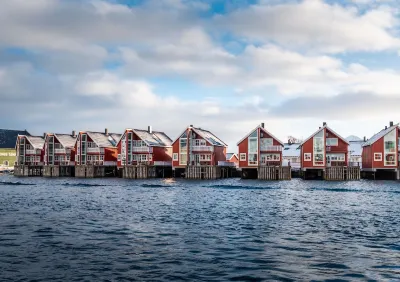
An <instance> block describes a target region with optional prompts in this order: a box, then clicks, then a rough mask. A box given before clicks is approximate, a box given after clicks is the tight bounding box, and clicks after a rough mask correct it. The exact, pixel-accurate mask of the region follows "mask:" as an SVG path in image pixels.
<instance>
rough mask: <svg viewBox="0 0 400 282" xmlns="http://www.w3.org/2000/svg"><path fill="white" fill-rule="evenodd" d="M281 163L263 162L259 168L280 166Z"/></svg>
mask: <svg viewBox="0 0 400 282" xmlns="http://www.w3.org/2000/svg"><path fill="white" fill-rule="evenodd" d="M281 165H282V163H281V162H280V161H265V162H261V163H260V166H281Z"/></svg>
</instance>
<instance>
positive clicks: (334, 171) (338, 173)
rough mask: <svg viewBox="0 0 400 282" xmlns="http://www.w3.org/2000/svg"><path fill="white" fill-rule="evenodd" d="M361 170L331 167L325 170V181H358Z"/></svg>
mask: <svg viewBox="0 0 400 282" xmlns="http://www.w3.org/2000/svg"><path fill="white" fill-rule="evenodd" d="M360 178H361V170H360V167H359V166H333V167H327V168H326V169H325V180H330V181H335V180H336V181H344V180H359V179H360Z"/></svg>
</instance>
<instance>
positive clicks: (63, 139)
mask: <svg viewBox="0 0 400 282" xmlns="http://www.w3.org/2000/svg"><path fill="white" fill-rule="evenodd" d="M54 136H56V138H57V139H58V141H60V143H61V144H62V145H63V147H64V148H72V147H74V146H75V142H76V136H75V137H74V136H72V135H69V134H59V133H55V134H54Z"/></svg>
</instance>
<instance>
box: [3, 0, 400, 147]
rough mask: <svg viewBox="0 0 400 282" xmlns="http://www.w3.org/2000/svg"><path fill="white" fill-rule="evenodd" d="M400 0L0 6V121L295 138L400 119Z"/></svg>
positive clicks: (38, 129)
mask: <svg viewBox="0 0 400 282" xmlns="http://www.w3.org/2000/svg"><path fill="white" fill-rule="evenodd" d="M399 9H400V6H399V2H398V0H325V1H323V0H304V1H296V0H286V1H283V0H193V1H190V0H35V1H26V0H13V1H3V3H2V4H1V9H0V121H1V124H0V127H1V128H10V129H27V130H28V131H30V132H31V133H32V134H42V133H43V132H59V133H65V132H70V131H71V130H73V129H75V130H96V131H99V130H101V131H102V130H104V128H106V127H107V128H109V130H110V131H113V132H121V131H123V130H124V129H125V128H146V127H147V125H152V126H153V129H154V130H161V131H165V132H166V133H167V134H168V135H170V137H171V138H172V139H175V138H176V137H177V135H178V134H179V133H180V132H181V131H182V130H183V129H184V128H185V127H186V126H187V125H189V124H193V125H195V126H199V127H202V128H207V129H209V130H211V131H214V132H215V133H216V134H217V135H218V136H219V137H220V138H221V139H223V140H224V141H225V142H227V143H228V144H229V145H230V151H236V142H237V141H239V140H240V139H241V138H242V137H243V135H245V134H246V133H248V132H249V131H250V130H251V129H253V128H254V127H256V126H257V125H258V124H259V123H261V122H265V124H266V128H267V129H268V130H269V131H271V132H272V133H273V134H275V135H276V136H277V137H279V138H281V139H282V140H283V141H284V140H286V139H287V136H288V135H293V136H295V137H298V138H306V137H307V136H308V135H310V134H311V133H313V132H314V131H315V130H316V129H318V127H319V126H321V125H322V122H324V121H326V122H328V125H330V126H331V127H332V128H333V129H334V130H336V131H337V132H338V133H339V134H341V135H342V136H348V135H351V134H353V135H358V136H360V137H362V136H367V137H369V136H371V135H372V134H374V133H376V132H377V131H379V130H380V129H382V128H383V127H384V126H385V125H388V124H389V121H391V120H392V121H394V122H398V121H400V17H399V14H400V10H399Z"/></svg>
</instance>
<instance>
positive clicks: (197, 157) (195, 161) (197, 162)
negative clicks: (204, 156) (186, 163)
mask: <svg viewBox="0 0 400 282" xmlns="http://www.w3.org/2000/svg"><path fill="white" fill-rule="evenodd" d="M194 164H195V165H199V164H200V155H199V154H196V155H194Z"/></svg>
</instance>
